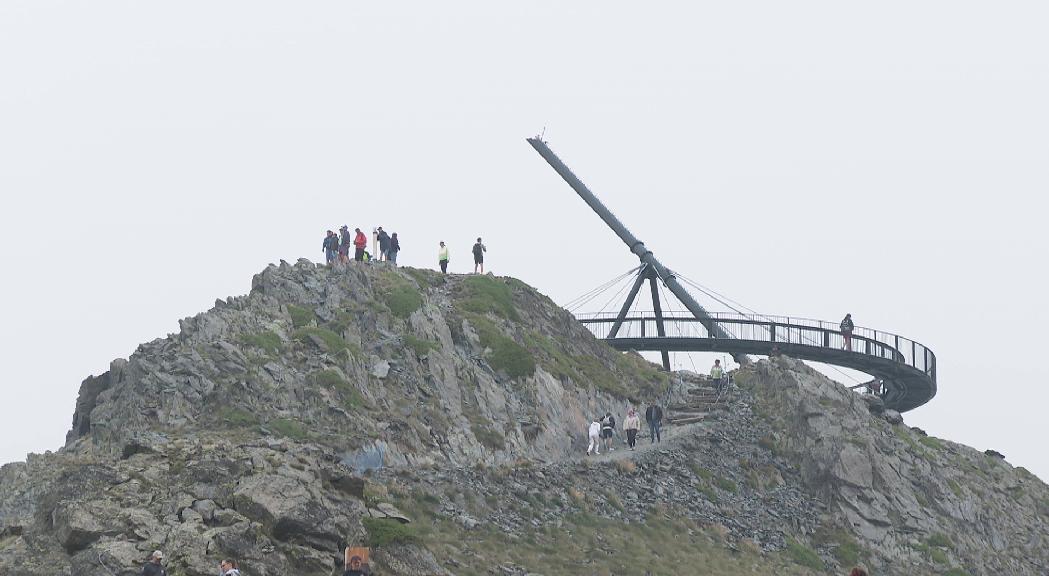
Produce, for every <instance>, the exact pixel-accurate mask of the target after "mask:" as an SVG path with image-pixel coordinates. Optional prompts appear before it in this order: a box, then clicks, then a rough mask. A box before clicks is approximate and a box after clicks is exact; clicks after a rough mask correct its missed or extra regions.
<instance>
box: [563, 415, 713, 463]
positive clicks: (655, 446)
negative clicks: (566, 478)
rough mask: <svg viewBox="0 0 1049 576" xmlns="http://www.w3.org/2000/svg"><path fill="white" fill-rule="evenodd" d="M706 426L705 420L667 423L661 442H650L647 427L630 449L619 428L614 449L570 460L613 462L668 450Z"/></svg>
mask: <svg viewBox="0 0 1049 576" xmlns="http://www.w3.org/2000/svg"><path fill="white" fill-rule="evenodd" d="M706 427H707V424H706V422H694V423H692V424H682V425H673V424H671V425H667V426H664V427H663V430H662V433H661V434H660V437H661V438H662V440H663V441H662V442H656V443H652V442H650V441H649V438H648V430H647V427H646V429H645V430H644V432H645V437H644V438H641V437H638V439H637V446H636V449H635V450H633V451H631V450H630V447H628V446H627V444H626V434H622V431H621V430H618V431H617V433H616V436H615V437H614V438H613V440H614V441H615V443H614V444H613V447H614V448H615V450H613V451H611V452H606V451H605V450H602V451H601V453H600V454H590V455H587V454H582V455H578V456H574V457H573V458H571V459H572V460H588V461H591V462H613V461H616V460H625V459H628V458H633V457H634V456H637V455H640V454H644V453H645V452H651V451H658V450H670V449H671V448H673V447H674V445H676V444H677V441H678V440H680V439H681V438H682V437H686V436H692V435H694V434H695V433H696V432H698V431H700V430H702V429H704V428H706Z"/></svg>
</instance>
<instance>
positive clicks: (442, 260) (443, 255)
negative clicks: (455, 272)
mask: <svg viewBox="0 0 1049 576" xmlns="http://www.w3.org/2000/svg"><path fill="white" fill-rule="evenodd" d="M437 263H438V264H440V265H441V273H443V274H447V273H448V247H447V246H445V245H444V242H441V247H440V249H438V250H437Z"/></svg>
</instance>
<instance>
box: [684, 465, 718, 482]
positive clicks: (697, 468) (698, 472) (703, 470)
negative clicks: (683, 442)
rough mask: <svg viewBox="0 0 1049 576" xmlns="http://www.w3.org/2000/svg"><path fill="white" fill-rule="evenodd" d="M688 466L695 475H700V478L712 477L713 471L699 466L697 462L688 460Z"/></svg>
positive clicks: (708, 478) (707, 478)
mask: <svg viewBox="0 0 1049 576" xmlns="http://www.w3.org/2000/svg"><path fill="white" fill-rule="evenodd" d="M689 468H691V469H692V473H693V474H695V475H696V476H698V477H700V478H702V479H704V480H710V479H711V478H713V477H714V473H713V472H711V471H710V470H707V469H706V468H704V467H702V466H700V465H699V464H697V463H695V462H690V463H689Z"/></svg>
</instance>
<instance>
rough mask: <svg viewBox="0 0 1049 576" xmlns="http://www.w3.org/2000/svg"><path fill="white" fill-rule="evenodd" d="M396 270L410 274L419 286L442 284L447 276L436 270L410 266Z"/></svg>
mask: <svg viewBox="0 0 1049 576" xmlns="http://www.w3.org/2000/svg"><path fill="white" fill-rule="evenodd" d="M398 270H400V271H401V272H403V273H404V274H407V275H408V276H411V278H412V280H415V282H416V283H417V284H418V285H419V287H420V288H422V287H425V286H443V285H444V283H445V282H446V281H447V277H446V276H445V275H444V274H440V273H438V272H437V271H436V270H426V269H423V268H410V267H404V268H399V269H398Z"/></svg>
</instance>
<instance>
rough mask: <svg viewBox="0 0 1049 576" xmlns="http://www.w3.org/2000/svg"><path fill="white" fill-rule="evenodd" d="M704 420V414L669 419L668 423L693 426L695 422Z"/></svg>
mask: <svg viewBox="0 0 1049 576" xmlns="http://www.w3.org/2000/svg"><path fill="white" fill-rule="evenodd" d="M704 418H706V414H703V415H700V416H692V417H689V418H671V419H669V420H668V422H669V423H671V424H695V423H696V422H702V421H703V419H704Z"/></svg>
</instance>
